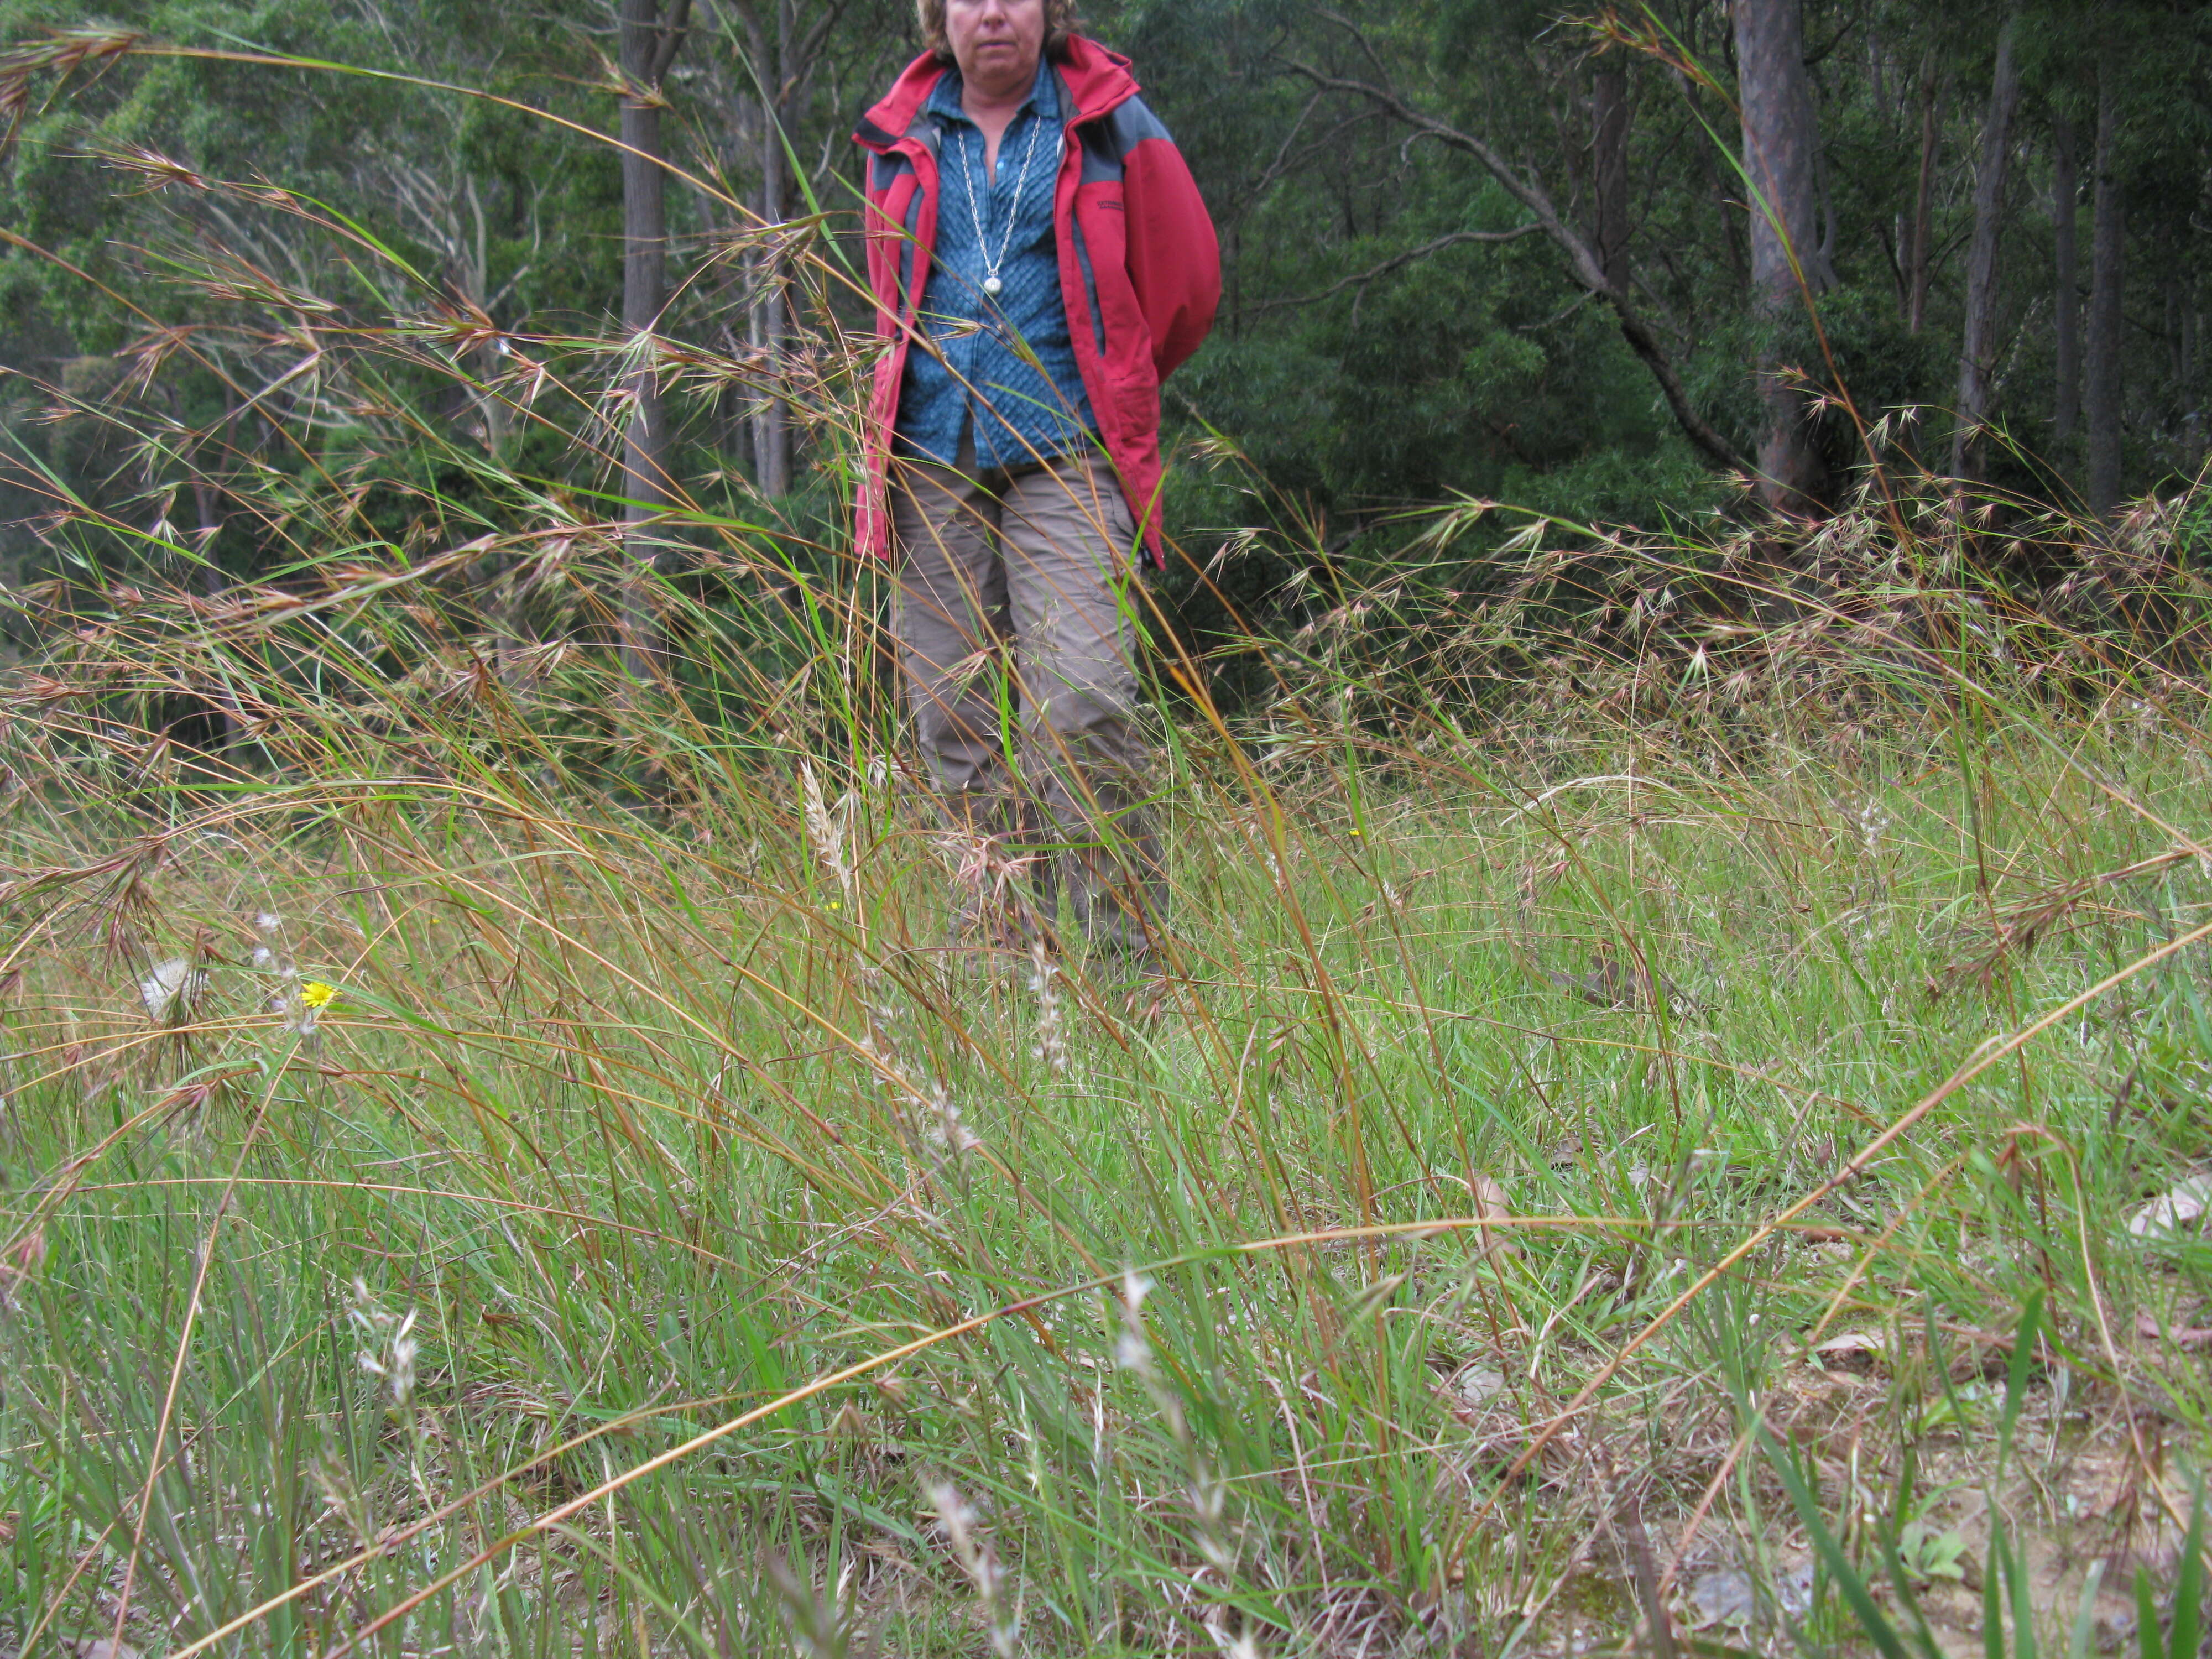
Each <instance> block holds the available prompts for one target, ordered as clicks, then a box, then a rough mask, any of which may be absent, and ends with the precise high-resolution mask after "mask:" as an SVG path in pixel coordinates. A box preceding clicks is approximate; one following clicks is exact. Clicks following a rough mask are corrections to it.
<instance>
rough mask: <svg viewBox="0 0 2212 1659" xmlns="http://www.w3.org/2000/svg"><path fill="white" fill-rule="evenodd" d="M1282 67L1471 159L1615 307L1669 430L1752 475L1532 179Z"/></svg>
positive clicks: (1398, 114)
mask: <svg viewBox="0 0 2212 1659" xmlns="http://www.w3.org/2000/svg"><path fill="white" fill-rule="evenodd" d="M1283 64H1284V67H1285V69H1287V70H1290V71H1291V74H1293V75H1296V76H1299V77H1300V78H1301V79H1303V80H1305V81H1308V82H1311V83H1312V84H1313V85H1314V86H1316V87H1318V88H1321V89H1322V90H1323V91H1326V92H1346V93H1351V94H1353V95H1355V96H1357V97H1360V98H1364V99H1366V100H1368V101H1369V102H1370V103H1371V104H1373V105H1374V106H1376V108H1378V109H1382V110H1383V111H1386V112H1388V113H1389V115H1390V116H1391V117H1392V118H1394V119H1395V120H1398V121H1401V122H1402V123H1404V124H1405V125H1407V126H1409V127H1412V128H1413V130H1414V131H1417V132H1419V133H1422V134H1425V136H1427V137H1431V138H1434V139H1435V140H1437V143H1441V144H1443V145H1444V146H1446V147H1447V148H1448V149H1455V150H1458V151H1460V152H1461V153H1462V155H1472V156H1473V157H1474V159H1475V160H1476V161H1479V162H1480V163H1481V164H1482V167H1483V168H1484V170H1485V171H1486V172H1487V173H1489V174H1490V176H1491V177H1492V178H1493V179H1496V180H1497V181H1498V183H1499V184H1500V185H1503V186H1504V189H1505V191H1506V193H1507V194H1508V195H1510V196H1511V197H1513V199H1514V200H1515V201H1516V202H1518V203H1520V204H1521V205H1522V207H1524V208H1526V209H1528V211H1529V213H1530V214H1531V215H1532V216H1534V220H1535V222H1536V228H1538V229H1540V230H1541V231H1542V232H1543V233H1544V234H1545V235H1547V236H1548V237H1549V238H1550V239H1551V240H1552V242H1553V245H1554V246H1557V247H1558V248H1559V251H1560V252H1562V253H1564V254H1565V255H1566V257H1567V264H1568V267H1569V269H1570V270H1571V272H1572V274H1573V276H1574V279H1575V281H1576V282H1577V283H1580V284H1581V285H1582V286H1583V288H1585V289H1589V291H1590V292H1591V293H1592V294H1594V295H1596V296H1597V297H1598V298H1599V299H1601V300H1602V301H1605V302H1606V303H1607V305H1608V306H1611V307H1613V317H1614V319H1616V320H1617V321H1618V322H1619V323H1620V335H1621V337H1622V338H1623V339H1624V340H1626V341H1627V342H1628V349H1630V350H1631V351H1633V352H1634V353H1635V354H1636V355H1637V356H1638V358H1640V359H1642V361H1643V363H1644V368H1647V369H1649V370H1650V374H1651V378H1652V379H1653V380H1656V381H1657V382H1658V383H1659V390H1660V392H1661V393H1662V395H1663V396H1664V397H1665V398H1666V399H1667V407H1668V409H1669V410H1672V411H1673V413H1674V423H1675V424H1676V425H1677V426H1679V427H1680V428H1681V429H1682V435H1683V436H1685V437H1686V438H1687V439H1689V441H1690V442H1691V443H1692V445H1693V446H1695V447H1696V448H1697V450H1698V453H1699V454H1701V455H1703V456H1705V459H1707V460H1709V461H1711V463H1712V464H1713V465H1716V466H1724V467H1732V468H1734V469H1735V470H1736V471H1741V472H1746V473H1751V472H1755V471H1756V469H1755V468H1754V467H1753V465H1751V463H1750V462H1748V461H1747V460H1745V459H1743V457H1741V455H1738V454H1737V453H1735V450H1734V449H1733V448H1731V447H1729V441H1728V440H1727V439H1725V438H1723V437H1722V436H1721V435H1720V434H1719V433H1717V432H1716V431H1715V430H1714V429H1713V428H1712V427H1711V424H1709V423H1708V422H1706V420H1705V417H1704V416H1701V415H1699V413H1698V411H1697V410H1696V409H1695V408H1694V407H1693V406H1692V404H1691V402H1690V394H1689V392H1687V391H1686V389H1685V388H1684V386H1683V385H1682V377H1681V376H1680V374H1677V373H1676V372H1675V369H1674V362H1673V360H1672V359H1671V358H1669V357H1668V355H1667V349H1666V348H1665V347H1664V346H1662V345H1661V344H1660V343H1659V337H1658V336H1657V335H1656V333H1655V332H1653V331H1652V328H1651V325H1650V323H1649V322H1648V321H1647V320H1646V319H1644V314H1643V313H1642V312H1641V311H1640V310H1638V308H1637V306H1636V302H1635V301H1634V300H1633V298H1632V296H1631V295H1629V294H1628V292H1627V291H1626V289H1623V288H1622V287H1620V285H1618V284H1616V283H1612V282H1608V281H1607V278H1606V275H1605V270H1604V267H1603V266H1602V265H1601V264H1600V263H1599V260H1598V258H1597V254H1596V252H1595V250H1594V249H1593V248H1592V247H1591V246H1590V245H1589V243H1588V242H1587V241H1585V240H1583V238H1582V236H1581V235H1580V234H1578V233H1577V232H1576V231H1575V229H1574V228H1572V227H1571V225H1569V224H1568V223H1567V222H1566V221H1565V219H1563V218H1562V217H1561V216H1560V215H1559V210H1558V209H1557V208H1556V207H1554V206H1553V204H1552V198H1551V197H1550V196H1549V195H1548V194H1547V193H1546V191H1545V190H1544V187H1543V186H1542V185H1540V184H1538V183H1537V182H1536V181H1535V180H1534V179H1531V178H1528V177H1526V176H1524V175H1523V174H1522V173H1521V172H1520V171H1519V170H1518V169H1516V167H1512V166H1511V165H1510V163H1508V162H1507V161H1506V160H1505V158H1504V156H1503V155H1499V154H1498V152H1497V151H1496V150H1495V149H1492V148H1491V147H1490V146H1489V145H1488V144H1487V143H1484V142H1483V140H1482V139H1481V138H1480V137H1477V136H1476V135H1475V134H1474V133H1471V132H1463V131H1461V130H1460V129H1459V128H1457V127H1455V126H1453V125H1451V124H1450V123H1449V122H1446V121H1439V120H1438V119H1437V118H1436V117H1434V116H1432V115H1430V114H1427V113H1426V112H1424V111H1421V110H1418V109H1416V108H1414V107H1413V106H1412V105H1411V104H1408V103H1407V101H1406V100H1404V99H1402V98H1401V97H1400V96H1399V95H1398V94H1396V93H1395V92H1393V91H1391V90H1390V89H1389V88H1387V87H1378V86H1376V85H1375V84H1373V83H1372V82H1367V81H1355V80H1351V79H1348V78H1346V77H1345V76H1336V75H1328V74H1325V73H1323V72H1322V70H1317V69H1315V68H1313V67H1312V66H1311V65H1310V64H1301V63H1298V62H1297V61H1296V60H1295V59H1288V58H1286V59H1284V60H1283Z"/></svg>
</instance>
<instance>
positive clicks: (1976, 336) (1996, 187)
mask: <svg viewBox="0 0 2212 1659" xmlns="http://www.w3.org/2000/svg"><path fill="white" fill-rule="evenodd" d="M2016 23H2017V16H2016V15H2007V16H2006V18H2005V21H2004V27H2002V28H2001V29H1999V30H1998V32H1997V61H1996V72H1995V75H1994V77H1993V78H1992V80H1991V82H1990V110H1989V115H1988V117H1987V118H1986V119H1985V120H1984V122H1983V124H1982V166H1981V171H1980V173H1978V175H1977V176H1976V178H1975V179H1974V243H1973V249H1972V252H1971V253H1969V254H1968V256H1967V258H1966V329H1965V332H1964V336H1963V338H1962V339H1961V341H1960V349H1959V411H1958V426H1957V428H1956V429H1955V430H1954V432H1953V434H1952V438H1951V471H1952V472H1953V473H1954V475H1955V476H1957V477H1962V478H1965V477H1978V475H1979V474H1980V471H1981V466H1982V450H1983V434H1982V428H1983V427H1984V425H1985V424H1986V423H1987V422H1988V420H1989V417H1990V370H1991V368H1992V367H1993V365H1992V364H1991V362H1990V356H1991V353H1992V349H1993V344H1992V343H1993V342H1994V341H1995V339H1996V325H1997V239H1998V234H1999V232H2000V231H2002V228H2003V226H2004V208H2005V180H2006V176H2007V173H2008V168H2009V167H2010V164H2011V161H2012V129H2013V121H2014V119H2015V117H2016V116H2017V115H2018V114H2019V112H2020V64H2019V63H2018V62H2017V61H2016V60H2015V58H2014V56H2013V37H2014V35H2015V33H2016V32H2017V29H2016Z"/></svg>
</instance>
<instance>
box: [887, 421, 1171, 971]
mask: <svg viewBox="0 0 2212 1659" xmlns="http://www.w3.org/2000/svg"><path fill="white" fill-rule="evenodd" d="M961 459H962V461H963V463H964V464H965V465H963V466H960V467H957V468H956V467H944V466H935V465H927V464H923V463H918V462H912V461H908V462H902V463H899V464H898V465H899V473H898V477H897V481H896V489H895V490H894V492H893V509H892V510H893V528H894V531H895V533H896V537H897V542H898V570H897V586H896V590H895V592H894V596H893V600H892V629H893V631H894V632H895V633H896V635H897V639H898V649H899V665H900V668H901V671H902V678H903V680H904V686H905V693H906V698H907V703H908V709H909V711H910V713H911V714H912V717H913V720H914V730H915V738H916V741H917V743H918V744H919V746H920V748H921V759H922V763H923V765H924V767H925V768H926V769H927V773H928V776H929V781H930V783H931V785H932V787H933V788H934V789H935V790H936V791H937V793H938V795H939V798H940V799H942V800H943V801H944V802H945V805H946V806H947V808H948V809H949V810H950V811H951V813H952V815H953V817H954V818H955V820H956V822H957V823H960V824H961V825H962V826H963V827H964V828H966V829H969V830H971V831H973V832H975V833H976V834H979V835H986V836H1003V837H1005V839H1006V842H1009V843H1011V844H1012V847H1013V848H1015V849H1016V852H1017V854H1021V853H1029V854H1035V855H1036V858H1037V868H1038V870H1039V872H1040V879H1039V881H1038V884H1037V890H1036V914H1037V915H1040V916H1041V917H1042V921H1043V923H1044V925H1045V927H1047V929H1048V930H1049V929H1051V928H1053V927H1056V926H1057V912H1058V910H1059V907H1060V896H1061V895H1063V894H1065V895H1066V898H1067V900H1068V903H1069V908H1071V909H1072V910H1073V913H1074V917H1075V921H1076V925H1077V926H1078V927H1080V928H1081V929H1082V931H1083V933H1084V934H1085V937H1086V938H1087V939H1090V940H1091V943H1092V944H1093V945H1102V946H1104V947H1106V948H1108V949H1109V950H1115V951H1126V952H1130V953H1141V952H1143V951H1147V950H1149V949H1150V948H1151V946H1152V941H1153V939H1154V938H1155V936H1156V933H1157V931H1158V923H1159V916H1160V906H1161V902H1162V900H1163V898H1164V884H1163V883H1162V881H1161V878H1160V866H1159V853H1158V846H1157V844H1156V842H1154V840H1153V837H1152V832H1151V828H1150V824H1149V823H1148V818H1149V814H1148V813H1147V812H1146V811H1145V807H1144V801H1145V783H1144V774H1145V770H1146V762H1147V759H1148V756H1147V753H1146V742H1145V738H1144V734H1143V732H1142V730H1141V728H1140V726H1139V723H1138V718H1137V669H1136V644H1137V631H1136V618H1135V615H1134V613H1133V611H1132V610H1131V609H1130V598H1131V589H1132V587H1133V580H1134V571H1133V567H1132V563H1131V561H1132V558H1133V544H1134V543H1135V541H1136V526H1135V524H1134V522H1133V520H1132V519H1131V517H1130V514H1129V508H1128V506H1127V503H1126V502H1125V501H1123V500H1122V497H1121V487H1120V485H1119V484H1118V483H1115V478H1114V475H1113V471H1112V470H1111V469H1110V468H1109V466H1108V465H1107V464H1106V462H1105V460H1104V459H1103V457H1101V456H1098V455H1097V454H1096V453H1091V454H1088V455H1080V456H1069V457H1065V458H1062V459H1058V460H1054V461H1050V462H1047V463H1046V464H1044V465H1037V466H1026V467H1019V468H1014V469H1011V470H1008V469H994V470H991V471H979V469H978V468H977V467H976V465H975V460H974V450H973V448H972V447H971V446H969V445H967V444H963V446H962V451H961ZM993 908H994V907H993V905H992V903H991V894H990V893H989V892H988V891H986V890H978V891H977V892H976V893H975V895H974V896H972V898H971V899H970V901H969V902H968V903H967V904H966V905H964V906H963V915H962V916H961V917H960V922H961V924H962V926H963V927H973V926H974V925H975V924H978V923H981V924H984V925H985V926H987V927H992V926H994V924H996V926H995V928H994V931H1000V932H1004V931H1005V923H1006V921H1008V920H1011V918H1001V917H999V916H995V915H994V914H993Z"/></svg>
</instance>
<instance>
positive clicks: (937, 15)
mask: <svg viewBox="0 0 2212 1659" xmlns="http://www.w3.org/2000/svg"><path fill="white" fill-rule="evenodd" d="M914 9H915V15H916V16H917V17H919V18H920V19H921V44H922V46H923V47H924V49H926V50H927V51H930V52H935V53H936V54H937V56H938V58H939V61H940V62H943V63H947V64H949V63H951V61H952V41H951V38H950V37H949V36H948V35H946V33H945V0H914ZM1073 33H1075V0H1044V55H1045V56H1046V57H1048V58H1058V57H1060V55H1061V54H1062V53H1064V52H1066V50H1067V38H1068V36H1070V35H1072V34H1073Z"/></svg>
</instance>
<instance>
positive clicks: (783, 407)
mask: <svg viewBox="0 0 2212 1659" xmlns="http://www.w3.org/2000/svg"><path fill="white" fill-rule="evenodd" d="M776 13H777V16H776V29H775V56H774V57H773V58H772V59H771V60H770V62H769V64H768V65H766V66H765V67H767V68H769V69H770V70H772V71H773V73H772V74H770V75H768V76H763V79H765V80H767V82H768V84H769V86H770V87H771V88H779V89H780V88H781V87H782V86H783V83H784V76H785V73H786V69H785V64H786V59H787V54H788V52H790V49H791V0H779V3H778V4H777V6H776ZM782 114H783V112H782V110H781V108H780V107H778V106H777V105H776V104H775V103H772V102H763V105H762V107H761V117H762V118H761V154H760V167H761V197H760V200H761V204H760V216H761V222H762V223H763V225H765V226H767V227H768V228H769V237H770V240H769V242H768V244H767V246H765V247H764V248H763V251H762V253H761V257H760V260H759V263H758V265H757V267H756V270H755V272H754V275H755V278H756V283H755V288H754V290H753V305H752V319H751V325H752V335H753V343H754V344H755V345H756V346H757V347H758V348H759V349H760V352H761V362H762V363H763V366H764V368H765V369H766V374H767V380H768V384H769V396H768V397H767V398H764V399H763V401H762V403H761V409H760V413H759V414H758V415H757V416H755V417H754V419H753V477H755V478H756V479H757V481H758V482H759V484H760V491H761V494H762V495H765V496H767V497H769V499H770V500H771V501H774V500H776V499H778V498H780V497H781V496H783V495H788V494H789V493H790V491H791V406H790V404H788V403H787V401H786V399H785V398H783V396H782V395H781V394H782V387H783V377H784V374H785V372H786V366H787V360H788V357H789V355H790V336H791V329H790V325H789V321H788V310H787V304H786V301H785V299H784V292H783V277H784V271H783V258H782V249H781V246H780V245H779V243H778V241H777V240H776V237H777V234H778V233H779V231H780V228H781V226H782V224H783V221H784V215H785V212H786V210H787V206H788V199H787V198H788V197H789V193H790V187H789V185H788V184H787V176H788V169H787V167H786V166H785V155H784V148H783V146H784V131H783V121H782Z"/></svg>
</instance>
